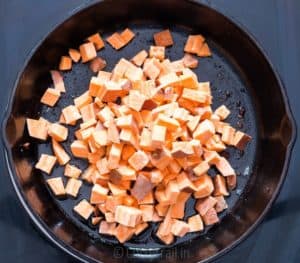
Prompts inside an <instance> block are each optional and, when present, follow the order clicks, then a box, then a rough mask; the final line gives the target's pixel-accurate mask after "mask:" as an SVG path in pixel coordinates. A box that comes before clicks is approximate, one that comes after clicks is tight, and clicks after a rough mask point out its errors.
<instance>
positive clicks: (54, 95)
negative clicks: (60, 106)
mask: <svg viewBox="0 0 300 263" xmlns="http://www.w3.org/2000/svg"><path fill="white" fill-rule="evenodd" d="M59 97H60V91H58V90H56V89H52V88H48V89H47V90H46V91H45V93H44V95H43V96H42V98H41V103H43V104H45V105H48V106H50V107H53V106H54V105H55V104H56V102H57V101H58V99H59Z"/></svg>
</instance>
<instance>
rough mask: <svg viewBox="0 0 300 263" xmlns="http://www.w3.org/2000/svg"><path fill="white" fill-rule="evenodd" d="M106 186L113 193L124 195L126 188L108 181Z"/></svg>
mask: <svg viewBox="0 0 300 263" xmlns="http://www.w3.org/2000/svg"><path fill="white" fill-rule="evenodd" d="M108 187H109V190H110V191H111V193H112V194H113V195H126V190H125V189H123V188H121V187H119V186H118V185H115V184H112V183H108Z"/></svg>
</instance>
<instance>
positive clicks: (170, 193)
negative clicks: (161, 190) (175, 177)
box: [165, 181, 180, 204]
mask: <svg viewBox="0 0 300 263" xmlns="http://www.w3.org/2000/svg"><path fill="white" fill-rule="evenodd" d="M179 194H180V190H179V188H178V184H177V182H176V181H170V182H169V183H168V185H167V187H166V191H165V195H166V198H167V200H169V204H175V203H176V201H177V198H178V196H179Z"/></svg>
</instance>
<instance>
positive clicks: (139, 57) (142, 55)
mask: <svg viewBox="0 0 300 263" xmlns="http://www.w3.org/2000/svg"><path fill="white" fill-rule="evenodd" d="M147 57H148V52H147V51H146V50H142V51H140V52H139V53H137V54H136V55H135V56H134V57H133V58H132V59H131V61H132V63H134V64H135V65H136V66H138V67H141V66H142V65H143V63H144V61H145V59H146V58H147Z"/></svg>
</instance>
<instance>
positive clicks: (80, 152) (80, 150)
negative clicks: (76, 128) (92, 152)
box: [71, 140, 89, 158]
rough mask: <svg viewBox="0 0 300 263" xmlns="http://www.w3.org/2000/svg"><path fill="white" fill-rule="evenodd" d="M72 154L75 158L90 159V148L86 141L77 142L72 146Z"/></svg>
mask: <svg viewBox="0 0 300 263" xmlns="http://www.w3.org/2000/svg"><path fill="white" fill-rule="evenodd" d="M71 152H72V154H73V155H74V156H75V157H78V158H88V154H89V147H88V145H87V144H86V143H85V142H84V141H80V140H75V141H73V142H72V144H71Z"/></svg>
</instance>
